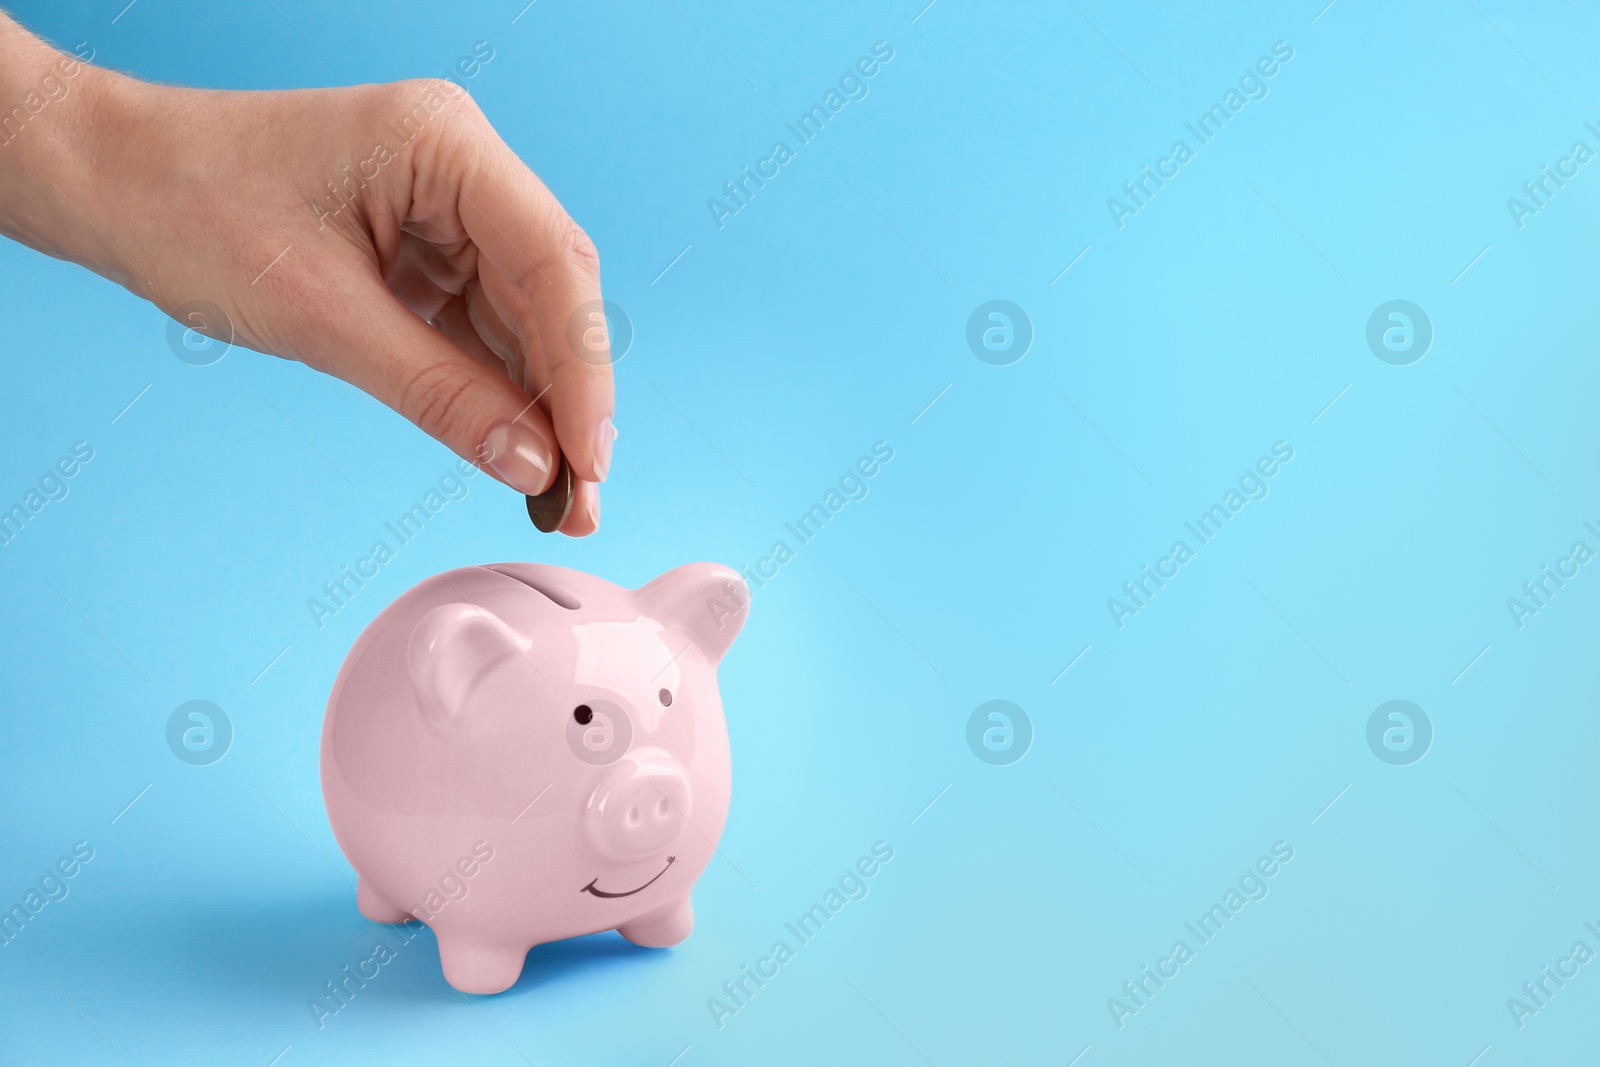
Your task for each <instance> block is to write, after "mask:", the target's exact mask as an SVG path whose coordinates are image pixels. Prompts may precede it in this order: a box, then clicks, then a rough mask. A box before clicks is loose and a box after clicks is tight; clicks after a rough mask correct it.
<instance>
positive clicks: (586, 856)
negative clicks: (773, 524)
mask: <svg viewBox="0 0 1600 1067" xmlns="http://www.w3.org/2000/svg"><path fill="white" fill-rule="evenodd" d="M749 605H750V597H749V592H748V590H747V589H746V587H745V585H744V582H743V581H742V580H741V579H740V577H739V575H738V573H737V572H736V571H734V570H733V569H732V568H729V567H722V566H718V565H715V564H709V563H693V564H688V565H686V566H683V567H678V568H676V569H675V570H672V571H668V572H667V573H666V574H663V575H661V576H660V577H659V578H656V579H655V580H654V581H652V582H650V583H648V584H646V585H644V586H642V587H640V588H639V589H636V590H629V589H624V588H621V587H620V586H616V585H613V584H611V583H610V582H606V581H603V580H601V579H599V578H596V577H593V576H591V575H588V574H583V573H581V572H579V571H573V570H567V569H564V568H561V567H551V566H545V565H541V564H533V563H500V564H492V565H488V566H481V567H464V568H461V569H458V570H453V571H447V572H445V573H444V574H439V575H436V576H434V577H432V578H429V579H427V580H426V581H424V582H421V583H420V584H418V585H417V586H415V587H414V588H412V589H410V590H409V591H407V592H406V593H404V594H403V595H402V596H401V597H400V598H399V599H397V600H396V601H395V602H394V603H393V604H391V605H389V607H387V608H385V609H384V610H383V612H382V613H380V614H379V615H378V617H377V618H376V619H374V620H373V621H372V623H371V625H369V626H368V627H367V628H366V630H364V631H363V632H362V634H361V636H360V637H359V638H357V639H356V642H355V645H354V646H353V647H352V648H351V650H350V654H349V656H347V657H346V659H345V662H344V665H343V667H341V668H340V671H339V676H338V678H337V680H336V681H335V682H334V686H333V693H332V695H331V696H330V697H329V698H328V711H327V716H326V718H325V719H324V721H323V727H322V792H323V798H324V800H325V802H326V803H327V807H328V819H329V821H330V823H331V824H332V826H333V832H334V836H335V837H337V838H338V841H339V846H340V848H342V849H343V850H344V854H345V857H346V858H347V859H349V861H350V863H351V865H352V866H353V867H355V869H356V874H357V876H358V883H357V891H356V903H357V905H358V906H359V908H360V909H361V913H362V914H363V915H365V916H366V917H367V918H369V919H373V920H375V921H378V922H389V923H394V922H400V921H403V920H405V919H411V918H416V919H421V920H422V921H423V922H426V923H427V924H428V925H429V926H430V927H431V928H432V929H433V931H434V934H435V935H436V936H437V938H438V941H439V957H440V962H441V964H442V965H443V968H444V976H445V979H446V980H447V981H449V983H450V984H451V985H453V986H455V987H456V988H457V989H460V990H462V991H464V992H468V993H498V992H500V991H501V990H504V989H507V988H509V987H510V986H511V985H512V984H513V983H515V982H516V980H517V977H518V975H520V974H521V973H522V964H523V960H524V957H525V956H526V955H527V952H528V949H530V948H531V947H533V946H534V945H537V944H542V943H543V942H546V941H555V940H560V939H562V938H568V937H577V936H580V935H583V934H590V933H598V932H600V931H603V930H616V931H617V932H618V933H620V934H621V935H622V936H623V937H626V938H627V939H628V940H630V941H633V942H635V943H636V944H640V945H649V946H666V945H675V944H677V943H678V942H680V941H682V940H683V939H684V938H685V937H687V936H688V935H689V932H690V930H691V929H692V928H693V925H694V913H693V910H692V908H691V906H690V902H689V891H690V889H691V888H692V887H693V886H694V882H695V879H696V878H698V877H699V875H700V872H701V871H702V870H704V869H705V866H706V863H707V862H708V861H709V860H710V858H711V856H712V854H713V853H714V852H715V851H716V844H717V841H718V839H719V838H720V837H721V835H722V828H723V824H724V823H725V822H726V820H727V815H728V797H729V790H730V787H731V783H732V772H731V768H730V764H729V756H728V733H727V726H726V723H725V722H724V719H723V713H722V701H721V697H720V695H719V693H718V689H717V675H716V671H717V665H718V663H719V662H720V661H721V659H722V657H723V654H724V653H726V652H727V650H728V647H729V645H731V644H732V642H733V639H734V637H736V636H737V635H738V633H739V630H740V628H741V627H742V626H743V625H744V621H745V618H746V617H747V615H748V613H749Z"/></svg>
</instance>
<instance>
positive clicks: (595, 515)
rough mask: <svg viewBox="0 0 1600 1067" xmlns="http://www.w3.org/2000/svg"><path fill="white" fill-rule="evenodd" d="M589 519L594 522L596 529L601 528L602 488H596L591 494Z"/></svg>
mask: <svg viewBox="0 0 1600 1067" xmlns="http://www.w3.org/2000/svg"><path fill="white" fill-rule="evenodd" d="M589 520H590V521H591V522H593V523H594V528H595V530H597V531H598V530H599V529H600V490H599V489H596V490H594V492H592V493H590V494H589Z"/></svg>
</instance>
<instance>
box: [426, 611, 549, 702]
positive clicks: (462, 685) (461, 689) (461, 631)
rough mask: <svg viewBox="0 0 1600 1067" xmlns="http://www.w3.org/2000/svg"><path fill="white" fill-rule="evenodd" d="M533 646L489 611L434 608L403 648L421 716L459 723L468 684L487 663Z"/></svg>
mask: <svg viewBox="0 0 1600 1067" xmlns="http://www.w3.org/2000/svg"><path fill="white" fill-rule="evenodd" d="M531 647H532V642H531V641H528V640H526V639H524V638H522V637H521V636H519V635H518V634H517V633H516V632H515V631H514V630H512V629H511V627H509V626H507V625H506V624H505V623H504V622H503V621H501V620H500V618H499V617H498V616H496V615H495V614H494V613H493V612H491V611H486V610H484V609H483V608H480V607H477V606H475V605H473V604H445V605H444V606H443V607H437V608H434V609H433V610H432V611H430V612H428V613H427V614H426V615H424V616H423V617H422V621H421V622H419V623H418V624H417V628H416V629H415V630H413V631H412V632H411V643H410V644H409V645H408V646H407V648H406V666H407V667H408V668H409V669H410V671H411V682H412V684H413V685H414V686H415V687H416V691H417V697H418V699H419V700H420V702H421V704H422V713H423V715H424V717H425V718H427V719H428V721H429V722H431V723H432V724H433V725H435V726H437V727H440V728H445V729H448V728H450V727H454V726H459V725H461V724H462V723H463V722H464V721H465V720H466V711H467V708H468V706H469V702H470V698H471V696H472V688H473V686H474V685H475V684H476V683H477V682H478V681H479V680H480V679H481V678H482V677H483V675H484V674H485V673H486V672H487V671H488V670H489V668H490V667H493V666H494V665H495V664H496V663H498V662H500V661H501V660H502V659H505V658H506V657H507V656H511V655H515V654H517V653H518V652H526V651H527V650H528V649H529V648H531Z"/></svg>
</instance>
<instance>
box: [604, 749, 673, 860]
mask: <svg viewBox="0 0 1600 1067" xmlns="http://www.w3.org/2000/svg"><path fill="white" fill-rule="evenodd" d="M689 815H690V794H689V776H688V775H687V774H685V773H684V770H683V767H682V766H681V765H679V763H678V761H677V760H675V759H673V758H672V757H671V756H669V755H667V754H666V753H665V752H662V751H660V750H659V749H658V750H656V751H655V752H654V753H651V752H650V751H648V750H645V751H643V752H630V753H628V754H627V755H626V756H624V757H623V758H622V759H620V760H618V761H617V762H616V764H615V765H613V766H612V767H611V769H610V770H609V771H608V772H607V773H606V775H605V777H604V778H602V779H601V780H600V785H599V786H598V787H597V788H596V789H595V791H594V793H593V794H592V795H591V796H590V798H589V807H588V810H587V811H586V812H585V819H584V823H585V827H584V828H585V830H586V831H587V833H588V836H589V841H590V843H591V844H593V845H594V846H595V848H597V849H598V850H599V851H600V852H602V853H603V854H605V855H607V856H610V857H611V858H613V859H619V860H626V859H637V858H639V857H642V856H647V855H650V854H651V853H655V852H661V851H662V850H664V849H666V848H667V847H668V846H669V845H671V844H672V842H673V841H675V840H677V837H678V835H679V834H681V833H682V832H683V828H684V826H685V825H686V824H687V822H688V820H689Z"/></svg>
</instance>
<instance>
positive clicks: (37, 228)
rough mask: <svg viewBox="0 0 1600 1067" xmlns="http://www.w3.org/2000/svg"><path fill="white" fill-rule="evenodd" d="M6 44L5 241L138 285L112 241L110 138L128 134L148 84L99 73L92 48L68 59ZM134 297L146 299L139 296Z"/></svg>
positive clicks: (1, 185)
mask: <svg viewBox="0 0 1600 1067" xmlns="http://www.w3.org/2000/svg"><path fill="white" fill-rule="evenodd" d="M4 29H5V30H7V31H16V32H15V33H9V34H6V35H4V36H3V37H0V49H3V52H4V56H5V59H6V60H8V61H9V62H7V63H5V64H4V67H5V69H4V70H3V71H0V233H4V234H5V235H6V236H8V237H12V238H14V239H16V240H19V241H21V242H22V243H24V244H26V245H29V246H30V247H32V248H35V249H38V250H39V251H41V252H44V253H46V254H47V255H51V256H55V257H57V258H59V259H67V260H72V261H75V262H78V263H82V264H83V265H84V266H86V267H89V268H90V269H91V270H94V271H96V272H98V273H100V274H103V275H106V276H107V277H110V278H113V279H114V280H116V281H118V282H121V283H123V284H124V285H129V278H128V277H127V275H128V274H129V273H130V271H129V270H128V269H127V265H126V264H125V263H121V262H119V260H118V257H117V254H116V251H115V249H114V247H112V246H111V243H110V239H109V238H108V237H107V236H106V233H105V231H106V230H107V229H108V225H107V223H108V212H107V211H106V210H105V205H106V202H107V200H108V199H109V198H108V197H107V195H106V190H105V185H106V182H105V180H104V177H103V176H104V175H105V174H107V173H108V169H109V168H108V164H109V163H111V159H110V158H109V157H110V156H111V155H112V154H113V153H112V152H109V151H107V148H108V144H107V140H106V138H107V137H108V136H110V137H116V136H118V135H119V134H122V133H123V132H124V131H126V129H127V121H128V119H129V117H130V114H131V101H130V97H131V96H132V94H133V93H134V92H135V91H136V90H137V89H138V88H141V86H140V85H139V83H138V82H135V81H134V80H133V79H131V78H129V77H127V76H125V75H122V74H118V73H116V72H115V71H108V70H103V69H101V68H99V67H95V66H93V65H91V64H90V63H89V62H88V61H89V60H90V59H92V58H93V56H94V50H93V49H92V48H90V47H89V46H88V45H87V44H83V45H79V46H78V48H77V50H76V51H75V52H58V51H56V50H55V49H53V48H50V47H49V46H47V45H45V44H43V43H42V42H40V41H37V40H35V39H34V38H32V37H29V36H27V35H26V34H25V33H22V32H21V31H17V30H16V27H14V26H6V27H4ZM130 288H135V289H137V288H138V287H137V286H131V285H130Z"/></svg>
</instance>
